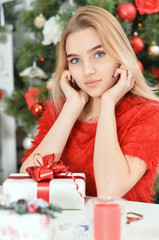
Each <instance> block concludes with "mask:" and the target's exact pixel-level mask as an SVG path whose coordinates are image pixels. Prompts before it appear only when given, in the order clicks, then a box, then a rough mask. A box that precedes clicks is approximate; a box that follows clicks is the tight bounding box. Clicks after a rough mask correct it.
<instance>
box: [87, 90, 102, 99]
mask: <svg viewBox="0 0 159 240" xmlns="http://www.w3.org/2000/svg"><path fill="white" fill-rule="evenodd" d="M103 93H105V91H96V92H88V93H87V94H88V95H89V96H90V97H92V98H101V97H102V95H103Z"/></svg>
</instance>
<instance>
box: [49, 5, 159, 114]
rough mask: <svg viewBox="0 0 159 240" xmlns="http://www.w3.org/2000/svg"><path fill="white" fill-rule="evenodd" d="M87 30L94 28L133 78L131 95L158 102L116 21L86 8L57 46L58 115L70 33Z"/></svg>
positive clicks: (55, 94) (55, 97)
mask: <svg viewBox="0 0 159 240" xmlns="http://www.w3.org/2000/svg"><path fill="white" fill-rule="evenodd" d="M88 27H93V28H94V29H95V30H96V31H97V33H98V34H99V36H100V39H101V43H102V46H103V48H104V49H105V51H106V52H107V53H108V54H109V55H110V56H111V57H112V58H113V59H114V60H116V61H117V62H119V63H120V64H122V65H124V66H125V67H126V68H127V69H128V70H129V71H130V72H131V73H132V74H133V76H134V79H135V84H134V86H133V88H132V89H131V91H130V92H131V93H133V94H136V95H138V96H142V97H145V98H148V99H154V100H158V99H157V97H156V96H155V94H154V93H153V91H152V90H151V89H150V87H149V86H148V85H147V84H146V82H145V79H144V76H143V74H142V72H141V70H140V68H139V66H138V63H137V58H136V55H135V53H134V51H133V49H132V47H131V44H130V42H129V40H128V39H127V37H126V35H125V33H124V31H123V29H122V27H121V25H120V24H119V22H118V21H117V19H116V18H115V17H114V16H113V15H112V14H111V13H109V12H108V11H107V10H105V9H103V8H100V7H97V6H84V7H80V8H79V9H78V10H77V11H76V13H75V14H74V15H73V17H72V18H71V20H70V21H69V23H68V24H67V26H66V28H65V30H64V31H63V34H62V37H61V41H60V43H59V46H58V52H57V55H58V56H57V57H58V59H57V66H56V71H55V77H54V83H53V88H52V97H53V101H54V104H55V107H56V110H57V112H60V110H61V107H62V102H61V99H64V98H65V96H64V94H63V92H62V90H61V88H60V78H61V75H62V72H63V71H64V70H66V69H67V68H68V62H67V57H66V49H65V45H66V39H67V37H68V36H69V35H70V34H71V33H74V32H77V31H79V30H81V29H86V28H88Z"/></svg>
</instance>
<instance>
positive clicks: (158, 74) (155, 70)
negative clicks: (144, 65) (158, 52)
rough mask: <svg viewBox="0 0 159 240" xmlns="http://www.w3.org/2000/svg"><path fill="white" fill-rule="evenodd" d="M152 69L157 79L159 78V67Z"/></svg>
mask: <svg viewBox="0 0 159 240" xmlns="http://www.w3.org/2000/svg"><path fill="white" fill-rule="evenodd" d="M151 71H152V73H153V74H154V75H155V76H156V77H157V79H159V69H157V68H152V69H151Z"/></svg>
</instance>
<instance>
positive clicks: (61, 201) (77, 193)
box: [3, 173, 85, 209]
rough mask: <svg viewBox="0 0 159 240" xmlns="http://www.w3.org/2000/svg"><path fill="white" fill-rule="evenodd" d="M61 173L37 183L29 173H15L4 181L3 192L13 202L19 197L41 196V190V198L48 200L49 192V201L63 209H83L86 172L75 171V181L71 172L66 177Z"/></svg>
mask: <svg viewBox="0 0 159 240" xmlns="http://www.w3.org/2000/svg"><path fill="white" fill-rule="evenodd" d="M60 175H61V177H58V178H54V179H53V180H51V181H43V182H40V183H37V182H36V181H35V180H34V179H32V178H30V176H29V175H28V174H27V173H26V174H24V173H23V174H21V173H14V174H11V175H10V176H9V178H8V179H7V180H6V181H5V182H4V183H3V194H4V195H7V196H8V197H9V198H10V199H9V200H10V202H13V201H17V200H18V199H25V200H30V199H32V198H36V197H38V198H39V192H42V195H43V197H41V198H44V199H45V200H46V198H45V197H46V195H47V194H48V198H49V201H48V202H49V203H52V204H55V205H58V206H60V207H61V208H62V209H82V208H83V207H84V202H85V200H84V197H85V174H84V173H73V174H72V175H73V176H74V177H75V182H74V181H73V179H72V177H71V174H68V175H67V176H66V177H64V175H65V174H60ZM43 183H44V184H45V183H48V187H46V186H43V185H42V184H43ZM77 186H78V189H77ZM47 188H48V190H47ZM47 192H48V193H47ZM81 195H82V196H81Z"/></svg>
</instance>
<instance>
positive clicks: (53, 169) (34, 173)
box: [26, 153, 68, 182]
mask: <svg viewBox="0 0 159 240" xmlns="http://www.w3.org/2000/svg"><path fill="white" fill-rule="evenodd" d="M35 156H40V157H41V159H42V163H41V162H40V161H39V160H38V159H36V162H37V163H38V164H39V166H37V165H36V164H35V161H34V164H35V166H31V167H27V168H26V171H27V172H28V174H29V175H30V176H31V177H32V178H33V179H34V180H35V181H36V182H40V181H43V180H51V179H53V178H54V177H55V176H59V173H64V172H65V173H66V172H67V170H68V167H66V166H65V165H63V162H62V161H61V160H60V161H59V162H58V163H57V164H54V159H55V154H54V153H53V154H49V155H46V156H44V157H42V156H41V155H40V154H39V153H37V154H35V155H34V158H35Z"/></svg>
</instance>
